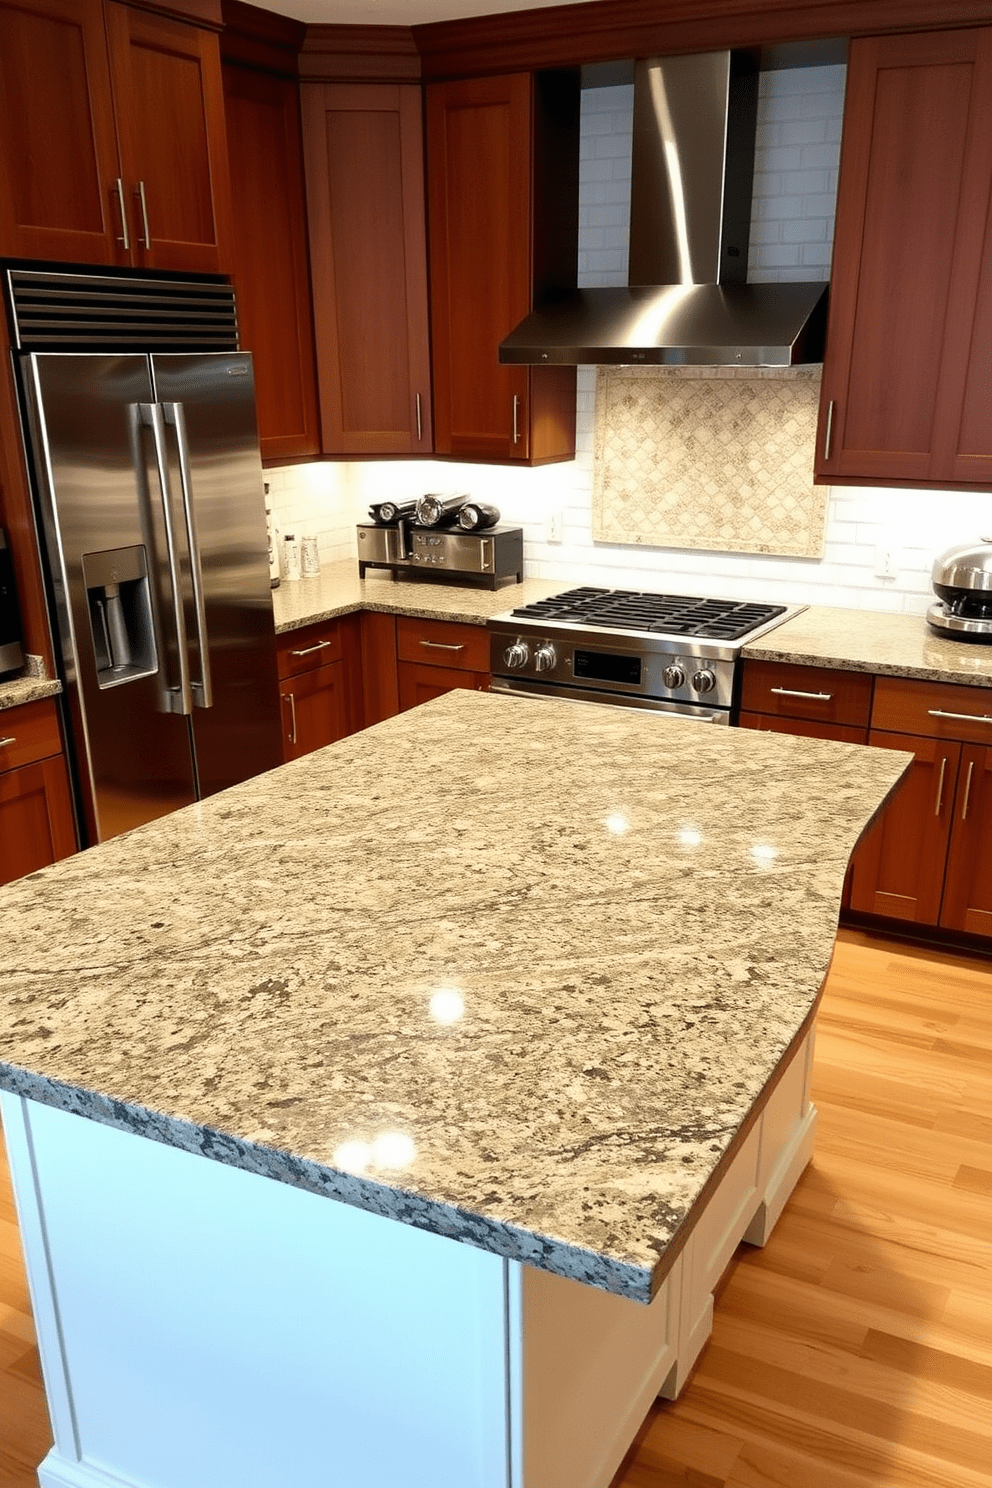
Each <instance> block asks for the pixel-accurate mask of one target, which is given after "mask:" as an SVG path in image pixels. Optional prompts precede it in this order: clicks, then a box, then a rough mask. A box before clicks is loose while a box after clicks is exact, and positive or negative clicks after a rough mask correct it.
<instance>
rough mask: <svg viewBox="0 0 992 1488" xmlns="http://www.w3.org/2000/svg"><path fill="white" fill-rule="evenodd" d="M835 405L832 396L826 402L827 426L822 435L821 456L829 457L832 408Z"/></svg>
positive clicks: (831, 448) (832, 441) (832, 421)
mask: <svg viewBox="0 0 992 1488" xmlns="http://www.w3.org/2000/svg"><path fill="white" fill-rule="evenodd" d="M836 407H837V405H836V403H835V402H834V400H833V398H831V399H830V402H829V403H828V404H827V427H826V432H825V433H824V435H823V458H824V459H825V460H829V459H830V455H831V452H832V451H833V447H834V409H835V408H836Z"/></svg>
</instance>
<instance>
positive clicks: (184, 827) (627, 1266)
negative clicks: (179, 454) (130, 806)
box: [0, 691, 910, 1301]
mask: <svg viewBox="0 0 992 1488" xmlns="http://www.w3.org/2000/svg"><path fill="white" fill-rule="evenodd" d="M909 760H910V756H909V755H903V754H900V753H898V752H895V751H890V750H873V749H864V748H861V747H858V746H852V745H844V744H836V743H828V742H823V741H819V740H809V739H800V738H794V737H791V736H788V735H780V734H772V733H758V732H752V731H749V730H735V729H720V728H711V727H706V726H703V725H701V724H697V723H695V722H692V721H687V720H682V719H676V718H670V719H666V720H665V721H664V722H663V723H659V720H658V719H656V718H654V717H650V716H645V715H643V714H641V713H639V712H638V711H636V710H633V709H622V708H576V707H574V706H573V705H571V704H569V703H564V702H555V701H551V700H538V701H534V700H531V699H522V698H511V697H500V696H497V695H492V694H488V695H487V694H480V693H475V692H468V691H464V692H455V693H450V694H448V695H446V696H445V697H442V698H439V699H436V700H435V701H433V702H431V703H428V704H426V705H424V706H422V707H420V708H416V709H414V710H412V711H410V712H407V713H404V714H401V715H400V716H399V717H396V718H392V719H389V720H387V721H386V722H384V723H381V724H378V725H376V726H375V727H374V728H372V729H370V730H366V731H365V732H363V733H361V734H358V735H353V736H352V737H350V738H348V739H345V740H343V741H341V742H340V743H338V744H336V745H333V746H332V747H330V748H328V749H323V750H320V751H318V752H316V753H315V754H311V755H308V756H306V757H304V758H303V759H301V760H298V761H296V762H294V763H292V764H289V765H285V766H283V767H282V768H280V769H277V770H274V771H272V772H270V773H269V774H266V775H263V776H261V777H258V778H257V779H255V780H252V781H248V782H246V783H245V784H244V785H240V786H236V787H234V788H233V789H231V790H228V791H225V792H223V793H221V794H219V795H216V796H213V797H211V798H210V799H208V800H206V801H204V802H201V803H198V804H196V805H193V806H189V807H187V808H185V809H183V810H181V811H178V812H176V813H174V814H173V815H172V816H169V817H166V818H164V819H162V820H160V821H157V822H153V823H151V824H149V825H148V826H145V827H142V828H140V829H138V830H136V831H134V832H131V833H128V834H126V835H124V836H122V837H118V838H116V839H113V840H111V841H110V842H107V843H105V844H102V845H101V846H99V847H95V848H92V849H90V850H89V851H87V852H85V853H81V854H78V855H77V856H76V857H73V858H69V859H66V860H65V861H63V862H61V863H57V864H55V865H54V866H53V867H51V868H47V869H45V870H43V871H42V872H40V873H37V874H33V875H30V876H29V877H27V878H25V879H22V880H20V881H19V882H16V883H14V884H11V885H10V886H8V887H7V888H6V889H4V890H3V891H2V892H0V910H2V915H3V924H4V933H5V945H6V947H7V951H6V956H5V964H4V967H3V969H2V971H0V1028H2V1030H3V1034H2V1046H0V1086H2V1087H3V1088H6V1089H9V1090H13V1091H15V1092H18V1093H20V1094H22V1095H24V1096H27V1097H30V1098H33V1099H36V1100H39V1101H42V1102H45V1103H47V1104H50V1105H54V1106H57V1107H59V1108H61V1109H64V1110H68V1111H71V1112H75V1113H77V1114H80V1115H83V1116H87V1117H91V1118H94V1119H96V1120H98V1121H102V1122H105V1123H107V1124H109V1125H112V1126H117V1127H120V1128H123V1129H124V1130H127V1131H132V1132H135V1133H138V1134H140V1135H143V1136H146V1137H150V1138H152V1139H154V1140H158V1141H162V1142H165V1143H168V1144H171V1145H173V1146H176V1147H179V1148H183V1149H185V1150H189V1151H193V1152H200V1153H203V1154H205V1155H206V1156H208V1157H211V1158H215V1159H217V1160H219V1161H221V1162H226V1163H230V1164H232V1165H234V1166H236V1167H241V1168H245V1169H248V1170H249V1171H253V1172H256V1173H260V1174H263V1175H265V1176H268V1177H270V1178H274V1179H277V1180H279V1181H282V1182H286V1183H289V1184H293V1185H295V1186H298V1187H302V1188H305V1189H309V1190H311V1191H314V1192H316V1193H320V1194H326V1195H330V1196H332V1197H335V1198H338V1199H341V1200H343V1201H345V1202H346V1203H350V1204H355V1205H357V1206H359V1207H361V1208H365V1209H369V1210H372V1211H374V1212H376V1213H379V1214H384V1215H387V1216H389V1217H391V1218H394V1219H397V1220H399V1221H402V1222H405V1223H408V1224H411V1225H415V1226H418V1227H420V1228H423V1229H428V1230H432V1231H435V1232H438V1233H441V1234H445V1235H449V1236H452V1237H454V1238H456V1239H459V1240H463V1241H467V1242H469V1243H472V1244H475V1245H478V1246H480V1247H482V1248H483V1249H487V1250H490V1251H494V1252H496V1253H497V1254H501V1255H505V1256H511V1257H513V1258H515V1259H517V1260H520V1261H523V1262H526V1263H529V1264H532V1265H536V1266H539V1267H543V1268H544V1269H546V1270H550V1271H552V1272H556V1273H558V1274H560V1275H564V1276H572V1277H575V1278H577V1279H579V1280H581V1281H585V1282H588V1283H591V1284H594V1285H596V1286H599V1287H602V1288H605V1289H606V1290H609V1291H612V1292H617V1293H620V1294H622V1295H626V1296H629V1297H633V1298H635V1299H638V1300H641V1301H646V1300H648V1299H649V1297H650V1296H651V1295H652V1294H653V1291H654V1290H655V1289H656V1287H657V1285H659V1284H660V1282H661V1280H662V1279H663V1277H664V1275H665V1274H666V1272H667V1269H668V1266H669V1264H670V1263H671V1261H672V1260H673V1259H674V1255H675V1254H676V1253H677V1250H678V1247H679V1245H680V1243H681V1239H680V1230H682V1227H683V1225H684V1222H685V1221H686V1218H687V1216H688V1215H689V1213H690V1211H691V1210H692V1207H693V1205H694V1204H695V1203H696V1201H697V1200H698V1199H699V1197H700V1195H701V1194H702V1192H703V1190H704V1188H705V1187H706V1185H707V1182H708V1181H709V1180H711V1179H712V1177H713V1175H714V1173H715V1171H716V1169H717V1167H718V1165H719V1164H720V1163H721V1160H722V1159H724V1158H726V1156H727V1154H728V1153H729V1152H730V1151H731V1150H732V1149H733V1147H734V1145H735V1142H736V1141H737V1140H739V1138H740V1136H741V1134H742V1132H743V1130H744V1129H745V1128H746V1125H747V1123H748V1119H749V1115H750V1113H751V1112H752V1111H753V1109H754V1107H755V1102H756V1101H757V1100H758V1098H759V1097H760V1095H761V1093H762V1091H763V1089H764V1087H765V1085H766V1084H767V1082H768V1080H769V1078H770V1077H771V1076H772V1074H773V1072H774V1071H775V1069H776V1067H777V1066H778V1065H779V1064H780V1062H781V1061H782V1060H783V1057H784V1056H785V1054H786V1053H787V1051H789V1050H790V1049H791V1048H792V1047H794V1046H795V1045H796V1043H797V1041H798V1040H799V1038H800V1037H803V1036H805V1032H806V1031H807V1030H808V1027H809V1025H810V1023H811V1021H812V1018H813V1015H814V1012H815V1008H816V1004H817V1000H818V997H819V993H820V989H821V986H822V982H823V979H824V976H825V974H826V971H827V968H828V965H829V961H830V956H831V952H832V948H833V943H834V932H835V928H836V923H837V915H838V908H839V904H840V897H841V890H842V885H843V880H844V872H845V868H846V866H847V862H848V858H849V855H850V852H851V850H852V848H853V846H854V844H855V842H856V840H857V838H858V836H859V835H860V833H861V831H862V830H863V828H864V827H865V826H866V824H867V823H868V822H869V821H870V820H871V819H872V818H873V816H874V815H875V813H876V812H877V810H878V809H879V808H880V806H881V804H882V802H883V800H884V799H885V797H886V796H887V795H888V793H889V792H890V791H891V790H892V788H893V787H894V786H895V784H896V783H897V781H898V780H899V778H900V776H901V774H902V772H903V771H904V769H905V768H906V767H907V765H908V763H909ZM424 761H429V768H427V769H424V768H422V765H423V762H424ZM683 1233H684V1231H683Z"/></svg>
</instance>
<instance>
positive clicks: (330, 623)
mask: <svg viewBox="0 0 992 1488" xmlns="http://www.w3.org/2000/svg"><path fill="white" fill-rule="evenodd" d="M276 657H277V662H278V669H279V700H280V707H281V709H282V724H283V759H284V760H286V761H289V760H294V759H299V757H300V756H301V755H303V754H310V753H311V752H312V751H313V750H314V749H322V748H323V747H324V746H325V745H326V744H334V743H335V742H336V741H337V740H338V739H344V738H346V737H347V735H348V734H353V733H355V732H356V731H357V730H358V729H360V728H361V727H362V726H363V723H364V721H365V720H364V711H363V707H362V678H361V634H360V627H359V620H358V616H357V615H346V616H344V617H342V618H341V619H340V620H325V621H318V622H317V623H316V624H314V625H307V626H304V627H303V628H302V629H300V630H293V631H287V632H286V633H284V634H283V635H281V636H278V637H277V639H276Z"/></svg>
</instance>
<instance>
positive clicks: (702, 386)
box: [592, 366, 828, 558]
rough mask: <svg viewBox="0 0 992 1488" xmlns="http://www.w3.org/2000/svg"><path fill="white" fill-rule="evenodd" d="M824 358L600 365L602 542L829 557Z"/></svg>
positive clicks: (598, 530) (597, 510)
mask: <svg viewBox="0 0 992 1488" xmlns="http://www.w3.org/2000/svg"><path fill="white" fill-rule="evenodd" d="M819 398H820V368H819V367H818V366H806V367H789V368H774V369H771V368H769V369H765V368H761V367H600V368H598V369H597V374H596V438H595V459H594V464H593V502H592V535H593V538H594V540H595V541H597V542H609V543H644V544H645V545H646V546H648V547H655V548H705V549H707V550H708V551H710V552H716V553H767V554H774V555H776V556H787V557H791V558H819V557H821V556H822V554H823V534H824V527H825V524H826V513H827V496H828V488H827V487H826V486H814V484H813V452H814V447H815V442H816V417H817V406H818V404H819Z"/></svg>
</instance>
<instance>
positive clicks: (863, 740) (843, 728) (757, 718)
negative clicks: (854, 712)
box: [737, 713, 868, 744]
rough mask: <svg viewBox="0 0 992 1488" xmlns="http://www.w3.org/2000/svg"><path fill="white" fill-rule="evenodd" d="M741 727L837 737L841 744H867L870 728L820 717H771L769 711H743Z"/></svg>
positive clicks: (823, 737)
mask: <svg viewBox="0 0 992 1488" xmlns="http://www.w3.org/2000/svg"><path fill="white" fill-rule="evenodd" d="M737 722H738V724H739V725H740V727H741V728H750V729H763V730H764V732H765V733H769V734H797V735H799V736H800V737H802V738H804V739H836V740H838V742H839V743H841V744H867V743H868V730H867V729H866V728H859V727H858V726H857V725H856V724H853V723H821V722H820V720H819V719H818V718H787V717H783V716H781V715H779V716H778V717H774V718H773V717H771V716H770V715H769V714H767V713H742V714H741V716H740V718H739V719H738V720H737Z"/></svg>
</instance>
